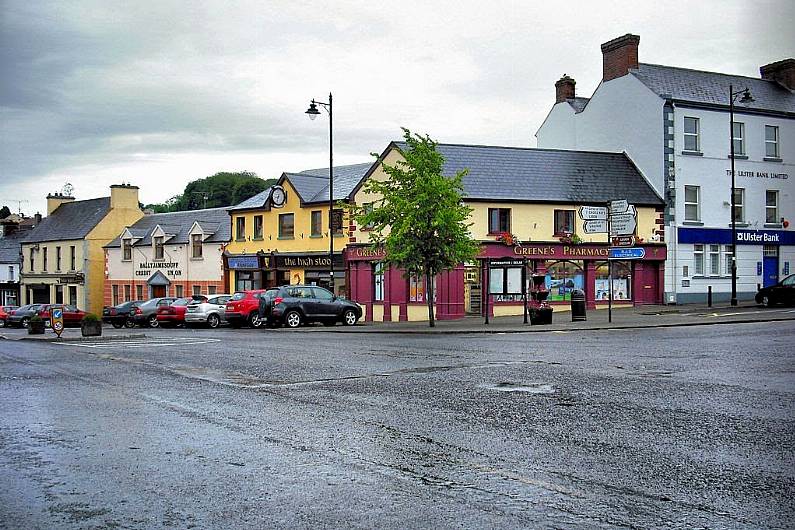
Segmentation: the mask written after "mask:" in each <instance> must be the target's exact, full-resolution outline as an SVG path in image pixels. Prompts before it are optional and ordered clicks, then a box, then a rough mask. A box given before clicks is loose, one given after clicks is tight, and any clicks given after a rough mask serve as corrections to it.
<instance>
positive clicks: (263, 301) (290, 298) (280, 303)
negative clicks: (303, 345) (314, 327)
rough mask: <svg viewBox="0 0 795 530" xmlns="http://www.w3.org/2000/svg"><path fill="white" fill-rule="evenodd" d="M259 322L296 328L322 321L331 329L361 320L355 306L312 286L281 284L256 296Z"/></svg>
mask: <svg viewBox="0 0 795 530" xmlns="http://www.w3.org/2000/svg"><path fill="white" fill-rule="evenodd" d="M259 309H260V319H261V320H262V321H264V322H266V323H267V324H268V325H271V326H273V325H282V324H283V325H285V326H287V327H288V328H297V327H298V326H300V325H301V324H308V323H310V322H322V323H323V324H325V325H326V326H333V325H334V324H336V323H337V322H342V323H343V324H345V325H346V326H353V325H354V324H356V322H357V321H358V320H359V319H360V318H361V317H362V308H361V307H359V304H357V303H356V302H352V301H351V300H347V299H345V298H343V297H340V296H335V295H334V294H333V293H332V292H331V291H329V290H327V289H324V288H322V287H317V286H314V285H285V286H283V287H279V288H276V289H269V290H268V291H267V292H266V293H265V294H264V295H263V296H261V297H260V307H259Z"/></svg>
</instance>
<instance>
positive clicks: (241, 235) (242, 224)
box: [235, 217, 246, 241]
mask: <svg viewBox="0 0 795 530" xmlns="http://www.w3.org/2000/svg"><path fill="white" fill-rule="evenodd" d="M235 223H236V227H235V239H236V240H238V241H244V240H245V239H246V218H245V217H238V218H237V219H236V221H235Z"/></svg>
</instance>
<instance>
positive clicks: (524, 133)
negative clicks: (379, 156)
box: [0, 0, 795, 213]
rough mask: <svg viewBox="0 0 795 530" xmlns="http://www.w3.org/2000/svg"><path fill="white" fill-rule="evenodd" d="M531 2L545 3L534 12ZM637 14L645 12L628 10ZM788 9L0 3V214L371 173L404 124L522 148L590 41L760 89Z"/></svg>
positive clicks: (462, 0)
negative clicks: (229, 176)
mask: <svg viewBox="0 0 795 530" xmlns="http://www.w3.org/2000/svg"><path fill="white" fill-rule="evenodd" d="M542 4H543V5H542ZM638 6H648V7H641V8H639V7H638ZM793 20H795V2H792V1H791V0H780V1H767V2H764V1H754V0H750V1H749V0H743V1H734V0H702V1H699V2H694V1H692V0H688V1H684V2H664V1H656V2H643V1H639V0H631V1H615V2H608V1H601V2H600V1H583V2H577V1H568V2H549V3H546V2H543V3H542V2H536V1H531V0H525V1H512V2H511V1H499V0H496V1H491V2H484V1H482V0H479V1H469V0H457V1H454V2H447V1H444V2H443V1H429V0H426V1H421V2H412V1H403V2H394V1H392V2H383V1H378V0H364V1H348V0H344V1H339V2H302V1H298V0H289V1H267V0H266V1H263V0H256V1H251V2H246V1H235V2H228V1H217V2H209V1H208V2H201V1H190V2H188V1H186V2H172V1H167V0H156V1H149V0H139V1H138V2H129V1H124V2H115V1H112V0H97V1H89V0H86V1H83V0H69V1H62V0H61V1H54V2H47V1H43V0H36V1H31V0H20V1H17V0H0V118H1V120H0V205H3V204H8V205H9V206H10V207H11V209H12V210H15V211H16V209H17V203H16V201H17V200H26V201H29V202H27V203H22V209H23V211H25V212H27V213H34V212H35V211H37V210H39V211H43V210H45V200H44V197H45V195H46V194H47V193H48V192H51V191H58V190H60V189H61V188H62V187H63V185H64V184H65V183H66V182H70V183H71V184H72V185H73V186H74V189H75V195H76V197H77V198H78V199H88V198H92V197H98V196H103V195H107V194H108V193H109V192H108V186H109V185H111V184H114V183H120V182H130V183H132V184H136V185H138V186H139V187H140V188H141V191H140V194H141V200H142V201H143V202H145V203H150V202H161V201H164V200H166V199H168V198H169V197H171V196H173V195H175V194H177V193H180V192H181V191H182V190H183V188H184V186H185V184H186V183H187V182H189V181H191V180H194V179H197V178H201V177H205V176H208V175H211V174H213V173H215V172H217V171H237V170H249V171H254V172H256V173H257V174H258V175H260V176H261V177H264V178H268V177H278V176H279V175H280V174H281V173H282V172H283V171H298V170H303V169H308V168H315V167H323V166H326V165H327V164H328V117H327V116H326V115H325V114H324V115H323V116H321V117H319V118H318V119H317V120H315V121H314V122H312V121H310V120H308V119H307V117H306V116H305V115H304V111H305V110H306V108H307V106H308V104H309V100H310V99H312V98H313V97H314V98H317V99H325V98H327V97H328V93H329V91H331V92H333V95H334V140H335V142H334V152H335V163H336V164H347V163H358V162H367V161H370V160H371V158H370V156H369V154H370V153H371V152H373V151H378V152H380V151H382V150H383V149H384V148H385V147H386V145H387V143H388V142H389V141H390V140H393V139H398V138H399V137H400V127H401V126H404V127H408V128H409V129H411V130H413V131H416V132H420V133H428V134H430V135H431V137H433V138H434V139H436V140H438V141H440V142H455V143H477V144H489V145H509V146H528V147H533V146H535V137H534V136H533V135H534V133H535V131H536V129H537V128H538V127H539V126H540V124H541V122H542V121H543V119H544V117H545V116H546V114H547V112H548V111H549V109H550V107H551V106H552V104H553V103H554V98H555V89H554V83H555V81H556V80H558V79H559V78H560V77H561V75H563V74H564V73H567V74H569V75H570V76H572V77H574V78H575V79H576V81H577V93H578V95H582V96H590V95H591V93H592V92H593V91H594V89H595V88H596V86H597V84H598V82H599V79H600V76H601V68H602V59H601V52H600V49H599V45H600V44H601V43H603V42H605V41H607V40H610V39H612V38H614V37H617V36H620V35H623V34H625V33H636V34H638V35H640V37H641V40H640V51H639V56H640V61H641V62H649V63H657V64H665V65H670V66H682V67H688V68H697V69H703V70H710V71H719V72H727V73H733V74H740V75H748V76H755V77H756V76H758V75H759V66H761V65H763V64H767V63H769V62H773V61H775V60H779V59H783V58H786V57H792V56H793V54H794V52H795V35H794V34H793V31H792V21H793Z"/></svg>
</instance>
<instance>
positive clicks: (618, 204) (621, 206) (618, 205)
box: [610, 199, 629, 214]
mask: <svg viewBox="0 0 795 530" xmlns="http://www.w3.org/2000/svg"><path fill="white" fill-rule="evenodd" d="M628 209H629V203H628V202H627V200H626V199H622V200H620V201H610V213H611V214H614V213H623V212H626V211H627V210H628Z"/></svg>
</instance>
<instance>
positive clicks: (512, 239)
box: [497, 232, 522, 247]
mask: <svg viewBox="0 0 795 530" xmlns="http://www.w3.org/2000/svg"><path fill="white" fill-rule="evenodd" d="M497 241H499V242H500V243H504V244H506V245H508V246H509V247H513V246H515V245H520V246H521V244H522V242H521V241H519V238H518V237H516V236H515V235H513V234H512V233H510V232H500V234H499V235H498V236H497Z"/></svg>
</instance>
